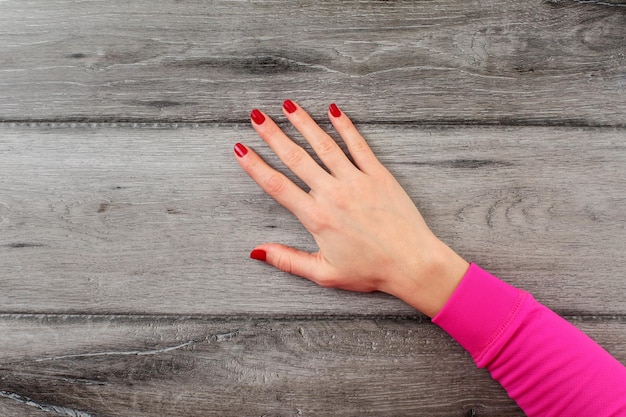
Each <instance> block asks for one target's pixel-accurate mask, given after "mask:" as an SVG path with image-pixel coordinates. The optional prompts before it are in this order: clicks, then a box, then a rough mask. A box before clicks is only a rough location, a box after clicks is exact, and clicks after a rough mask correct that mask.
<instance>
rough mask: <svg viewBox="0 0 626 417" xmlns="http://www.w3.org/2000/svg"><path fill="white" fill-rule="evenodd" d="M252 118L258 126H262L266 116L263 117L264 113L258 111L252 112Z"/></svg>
mask: <svg viewBox="0 0 626 417" xmlns="http://www.w3.org/2000/svg"><path fill="white" fill-rule="evenodd" d="M250 117H251V118H252V121H253V122H254V123H256V124H258V125H262V124H263V122H264V121H265V116H263V113H261V112H260V111H258V110H257V109H254V110H252V113H250Z"/></svg>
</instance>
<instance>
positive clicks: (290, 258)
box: [250, 243, 327, 284]
mask: <svg viewBox="0 0 626 417" xmlns="http://www.w3.org/2000/svg"><path fill="white" fill-rule="evenodd" d="M250 258H252V259H256V260H258V261H264V262H267V263H268V264H270V265H272V266H274V267H276V268H277V269H279V270H281V271H283V272H288V273H290V274H293V275H298V276H300V277H303V278H306V279H309V280H311V281H314V282H317V283H318V284H320V281H321V280H323V277H324V276H325V275H326V274H325V272H326V269H327V267H325V264H324V263H323V260H322V258H321V257H320V256H319V252H316V253H309V252H305V251H301V250H298V249H295V248H292V247H289V246H285V245H281V244H279V243H266V244H263V245H259V246H257V247H256V248H254V249H253V250H252V252H250Z"/></svg>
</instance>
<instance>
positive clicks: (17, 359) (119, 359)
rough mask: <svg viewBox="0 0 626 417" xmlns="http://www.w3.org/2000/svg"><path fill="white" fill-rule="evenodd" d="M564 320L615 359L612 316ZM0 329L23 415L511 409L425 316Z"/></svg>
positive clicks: (20, 323) (10, 388) (8, 323)
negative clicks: (26, 410) (40, 412)
mask: <svg viewBox="0 0 626 417" xmlns="http://www.w3.org/2000/svg"><path fill="white" fill-rule="evenodd" d="M574 324H576V325H577V326H579V327H580V328H582V329H583V330H584V331H586V332H588V333H589V334H590V335H592V336H593V337H595V338H596V340H598V341H599V342H600V343H602V344H603V346H605V347H606V348H607V349H608V350H609V351H610V352H611V353H612V354H613V355H614V356H615V357H616V358H618V360H621V361H622V362H626V346H624V344H623V340H624V337H626V326H625V323H624V322H623V321H619V320H617V321H605V322H597V321H574ZM0 327H1V330H2V331H0V344H1V345H2V346H3V349H2V350H0V372H1V374H2V377H1V378H0V392H2V393H3V394H2V395H0V407H1V406H2V404H4V405H5V406H6V407H11V406H15V407H18V406H21V407H26V406H25V405H24V404H22V403H20V401H19V400H20V399H26V398H28V399H30V401H31V406H30V407H31V408H33V410H34V407H35V406H39V407H41V408H44V409H46V408H50V407H57V408H60V409H62V410H70V411H73V412H75V413H77V414H76V415H77V416H86V417H87V416H136V417H141V416H155V415H159V416H197V415H203V416H224V415H284V416H287V415H289V416H300V415H301V416H331V415H346V416H363V415H365V416H380V415H393V416H409V415H410V416H415V415H420V416H421V415H428V416H446V417H449V416H459V417H462V416H463V417H464V416H467V415H468V412H470V410H474V411H475V412H476V415H478V416H522V415H523V413H522V412H521V411H520V410H519V409H518V408H517V407H516V406H515V404H514V403H513V402H512V401H511V400H510V399H509V398H508V397H507V395H506V393H505V392H504V391H503V390H502V388H501V387H500V386H499V385H498V384H497V383H496V382H495V381H493V380H492V379H491V378H490V377H489V374H488V373H487V372H486V371H485V370H482V369H480V370H479V369H476V368H475V366H474V364H473V362H472V361H471V359H470V357H469V355H467V353H465V352H464V351H463V349H462V348H460V347H459V346H458V345H457V344H456V343H455V342H454V341H452V339H450V338H449V337H448V336H447V335H446V334H445V333H443V332H442V331H441V330H440V329H438V328H437V327H436V326H434V325H432V324H430V323H429V322H419V321H414V320H393V319H356V320H355V319H348V320H332V319H331V320H327V319H322V320H298V319H295V320H273V319H264V320H227V319H226V320H206V319H201V318H184V317H180V316H179V317H172V318H167V317H161V318H155V317H129V316H126V317H122V316H89V317H86V316H50V315H43V316H16V315H10V316H3V317H2V318H1V319H0ZM9 395H13V396H14V397H13V399H10V398H7V396H9ZM15 396H18V397H15ZM0 409H1V408H0ZM16 409H17V408H16ZM79 412H81V413H84V414H78V413H79ZM57 414H58V415H70V414H62V413H60V412H59V413H57ZM12 415H15V416H25V415H29V414H25V413H24V414H22V413H21V412H20V413H19V414H12ZM32 415H37V414H32ZM48 415H49V414H48ZM52 415H55V414H54V413H52Z"/></svg>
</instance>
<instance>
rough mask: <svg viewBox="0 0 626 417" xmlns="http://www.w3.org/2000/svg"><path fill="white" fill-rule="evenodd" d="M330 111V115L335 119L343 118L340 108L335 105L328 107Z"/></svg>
mask: <svg viewBox="0 0 626 417" xmlns="http://www.w3.org/2000/svg"><path fill="white" fill-rule="evenodd" d="M328 110H330V114H332V115H333V117H339V116H341V110H339V107H337V105H336V104H335V103H331V105H330V106H328Z"/></svg>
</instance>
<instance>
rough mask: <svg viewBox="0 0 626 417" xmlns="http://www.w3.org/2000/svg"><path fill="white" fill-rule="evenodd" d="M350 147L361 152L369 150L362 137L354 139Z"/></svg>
mask: <svg viewBox="0 0 626 417" xmlns="http://www.w3.org/2000/svg"><path fill="white" fill-rule="evenodd" d="M352 149H353V150H354V152H359V153H363V152H367V151H369V146H368V145H367V143H366V142H365V140H364V139H360V138H359V139H356V140H355V141H354V143H353V144H352Z"/></svg>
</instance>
